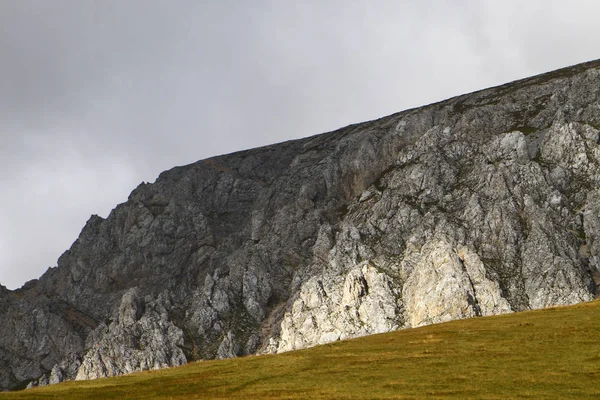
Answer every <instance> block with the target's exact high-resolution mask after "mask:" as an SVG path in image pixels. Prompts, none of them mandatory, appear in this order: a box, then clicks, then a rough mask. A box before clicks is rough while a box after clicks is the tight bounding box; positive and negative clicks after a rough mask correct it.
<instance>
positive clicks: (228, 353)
mask: <svg viewBox="0 0 600 400" xmlns="http://www.w3.org/2000/svg"><path fill="white" fill-rule="evenodd" d="M239 354H240V347H239V346H238V344H237V341H236V339H235V335H234V334H233V332H231V331H229V332H227V335H225V337H224V338H223V341H222V342H221V344H220V345H219V349H218V350H217V356H216V357H215V358H216V359H219V360H221V359H224V358H235V357H237V356H238V355H239Z"/></svg>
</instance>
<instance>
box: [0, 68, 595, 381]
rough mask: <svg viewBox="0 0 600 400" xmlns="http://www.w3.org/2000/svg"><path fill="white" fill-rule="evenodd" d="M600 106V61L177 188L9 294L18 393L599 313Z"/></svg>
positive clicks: (235, 157)
mask: <svg viewBox="0 0 600 400" xmlns="http://www.w3.org/2000/svg"><path fill="white" fill-rule="evenodd" d="M599 92H600V60H598V61H592V62H589V63H585V64H580V65H577V66H573V67H569V68H565V69H562V70H558V71H554V72H551V73H547V74H543V75H539V76H536V77H533V78H528V79H524V80H521V81H516V82H513V83H510V84H507V85H503V86H499V87H495V88H491V89H486V90H483V91H479V92H475V93H472V94H467V95H463V96H459V97H455V98H452V99H449V100H446V101H443V102H440V103H436V104H432V105H429V106H425V107H421V108H417V109H412V110H407V111H404V112H400V113H397V114H393V115H390V116H388V117H384V118H381V119H378V120H375V121H370V122H365V123H360V124H356V125H350V126H348V127H345V128H342V129H339V130H337V131H334V132H330V133H326V134H322V135H317V136H313V137H309V138H305V139H301V140H295V141H289V142H285V143H280V144H276V145H272V146H267V147H262V148H258V149H253V150H248V151H242V152H238V153H233V154H229V155H224V156H219V157H214V158H210V159H207V160H203V161H199V162H197V163H194V164H191V165H188V166H184V167H176V168H173V169H171V170H169V171H166V172H163V173H162V174H161V175H160V176H159V177H158V179H157V180H156V182H155V183H153V184H141V185H139V186H138V187H137V188H136V189H135V190H134V191H133V192H132V193H131V195H130V196H129V199H128V201H127V202H125V203H123V204H120V205H118V206H117V207H116V208H115V209H114V210H113V211H112V212H111V213H110V215H109V216H108V218H106V219H102V218H100V217H98V216H92V217H91V218H90V219H89V220H88V222H87V223H86V225H85V226H84V228H83V229H82V231H81V234H80V236H79V238H78V239H77V240H76V241H75V243H73V245H72V246H71V248H70V249H69V250H67V251H66V252H65V253H64V254H63V255H62V256H61V257H60V258H59V260H58V263H57V264H58V265H57V267H55V268H50V269H49V270H48V271H47V272H46V273H45V274H44V275H42V277H40V279H39V280H35V281H31V282H28V283H27V284H25V285H24V286H23V287H22V288H21V289H18V290H15V291H9V290H7V289H5V288H0V318H1V320H2V324H0V360H1V361H0V387H1V388H4V389H18V388H23V387H25V386H36V385H44V384H48V383H55V382H60V381H63V380H68V379H92V378H97V377H103V376H112V375H119V374H124V373H129V372H132V371H137V370H144V369H155V368H162V367H167V366H175V365H181V364H184V363H186V362H188V361H190V360H197V359H211V358H228V357H235V356H239V355H245V354H255V353H273V352H283V351H287V350H293V349H299V348H304V347H309V346H313V345H316V344H323V343H327V342H332V341H336V340H339V339H345V338H350V337H356V336H363V335H368V334H372V333H379V332H387V331H392V330H396V329H402V328H409V327H417V326H422V325H427V324H432V323H437V322H443V321H448V320H452V319H460V318H468V317H476V316H484V315H493V314H502V313H509V312H514V311H522V310H528V309H537V308H543V307H548V306H552V305H563V304H573V303H578V302H583V301H588V300H591V299H592V298H594V296H595V294H596V291H597V283H598V282H600V279H599V277H600V262H599V255H600V101H599Z"/></svg>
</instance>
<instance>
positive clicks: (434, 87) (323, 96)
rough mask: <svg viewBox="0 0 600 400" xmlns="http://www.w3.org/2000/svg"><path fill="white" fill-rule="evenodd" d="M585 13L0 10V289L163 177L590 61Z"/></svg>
mask: <svg viewBox="0 0 600 400" xmlns="http://www.w3.org/2000/svg"><path fill="white" fill-rule="evenodd" d="M565 4H568V9H567V8H565V7H566V6H565ZM597 8H598V6H596V5H595V2H591V1H590V2H585V1H573V2H569V3H563V2H558V1H554V0H552V1H540V0H538V1H533V0H532V1H528V2H522V1H512V0H507V1H502V2H497V1H488V0H482V1H480V2H472V1H462V0H456V1H450V0H447V1H444V0H432V1H423V2H414V1H383V0H382V1H342V0H332V1H312V0H309V1H302V2H297V1H279V0H277V1H275V0H273V1H267V0H264V1H259V0H257V1H252V2H250V1H196V0H178V1H176V2H173V1H167V0H164V1H159V0H53V1H46V0H3V1H0V58H1V62H0V172H2V174H0V187H1V190H2V193H3V200H1V201H0V223H1V224H2V226H1V227H0V251H1V254H0V282H2V283H4V284H7V285H9V286H10V287H16V286H18V285H20V284H21V283H22V282H23V281H25V280H26V279H30V278H34V277H36V276H38V275H39V274H40V273H41V272H43V270H44V269H45V268H46V267H48V266H51V265H53V264H54V263H55V260H56V257H57V255H58V254H60V252H62V251H64V250H66V248H67V247H68V245H69V243H71V242H72V241H74V240H75V238H76V236H77V234H78V232H79V230H80V229H81V227H82V226H83V224H84V223H85V220H86V219H87V217H88V216H89V215H90V214H92V213H99V214H101V215H103V216H106V215H107V214H108V212H109V210H110V209H111V207H114V206H115V205H116V204H117V203H118V202H122V201H124V200H125V199H126V198H127V195H128V193H129V192H130V191H131V190H132V189H133V188H134V187H135V186H136V185H137V184H138V183H139V182H140V181H142V180H143V181H153V180H154V179H155V178H156V176H157V175H158V173H160V172H161V171H162V170H165V169H168V168H170V167H173V166H175V165H181V164H187V163H190V162H194V161H196V160H198V159H202V158H206V157H209V156H212V155H217V154H222V153H226V152H231V151H235V150H240V149H244V148H250V147H256V146H259V145H264V144H269V143H274V142H280V141H284V140H289V139H292V138H298V137H302V136H307V135H312V134H316V133H320V132H324V131H328V130H333V129H335V128H338V127H341V126H344V125H348V124H350V123H353V122H359V121H363V120H368V119H373V118H377V117H380V116H383V115H386V114H390V113H393V112H397V111H400V110H402V109H406V108H409V107H416V106H419V105H423V104H427V103H431V102H434V101H438V100H442V99H444V98H447V97H450V96H453V95H458V94H461V93H465V92H468V91H472V90H476V89H481V88H484V87H487V86H491V85H495V84H501V83H504V82H506V81H509V80H513V79H517V78H520V77H525V76H528V75H532V74H535V73H538V72H543V71H546V70H550V69H553V68H558V67H561V66H565V65H569V64H573V63H576V62H580V61H585V60H587V59H592V58H595V57H596V54H594V53H595V49H596V48H598V45H597V44H598V40H599V39H598V38H600V35H599V33H600V32H599V31H600V28H599V27H598V26H597V24H595V23H593V22H594V21H593V18H594V16H595V15H598V13H597V12H596V11H599V10H597ZM564 16H567V17H568V18H563V17H564ZM23 199H28V200H23ZM31 199H33V200H31ZM32 248H35V250H34V251H32ZM22 271H27V272H26V273H23V272H22Z"/></svg>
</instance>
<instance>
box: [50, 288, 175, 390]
mask: <svg viewBox="0 0 600 400" xmlns="http://www.w3.org/2000/svg"><path fill="white" fill-rule="evenodd" d="M169 297H170V296H169V293H168V292H163V293H161V294H160V295H159V296H158V298H157V299H156V300H152V299H151V298H147V299H146V300H143V299H141V298H140V292H139V290H138V289H137V288H133V289H131V290H129V291H127V292H126V293H125V294H123V297H122V300H121V304H120V306H119V309H118V313H117V315H116V320H115V321H113V322H111V323H110V324H109V325H106V324H101V325H100V326H99V327H98V328H97V329H96V330H95V331H94V332H93V333H92V334H90V336H89V338H88V341H87V343H86V352H85V355H84V357H83V361H82V362H81V365H80V367H79V368H78V370H77V373H76V375H75V377H74V378H75V379H77V380H82V379H95V378H101V377H107V376H114V375H121V374H126V373H130V372H134V371H143V370H148V369H159V368H164V367H169V366H177V365H183V364H185V363H186V358H185V355H184V353H183V351H182V349H181V348H180V347H181V346H183V332H182V331H181V329H179V328H178V327H176V326H175V325H174V324H173V323H172V322H171V321H169V316H168V313H169V309H170V308H171V302H170V298H169ZM50 383H52V382H50Z"/></svg>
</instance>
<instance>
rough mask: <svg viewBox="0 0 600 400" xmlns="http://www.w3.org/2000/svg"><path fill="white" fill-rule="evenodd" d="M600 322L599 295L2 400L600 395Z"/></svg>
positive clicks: (40, 390)
mask: <svg viewBox="0 0 600 400" xmlns="http://www.w3.org/2000/svg"><path fill="white" fill-rule="evenodd" d="M599 328H600V302H599V301H594V302H591V303H584V304H579V305H576V306H571V307H557V308H550V309H546V310H540V311H529V312H523V313H517V314H510V315H502V316H495V317H486V318H477V319H470V320H462V321H454V322H449V323H445V324H439V325H432V326H427V327H423V328H418V329H408V330H403V331H398V332H392V333H387V334H381V335H374V336H369V337H364V338H360V339H355V340H349V341H343V342H336V343H332V344H328V345H324V346H319V347H315V348H312V349H307V350H301V351H295V352H289V353H284V354H279V355H272V356H260V357H245V358H238V359H233V360H224V361H204V362H198V363H193V364H189V365H187V366H184V367H180V368H171V369H165V370H160V371H152V372H142V373H136V374H132V375H128V376H121V377H116V378H107V379H98V380H95V381H83V382H66V383H62V384H59V385H54V386H48V387H44V388H37V389H32V390H26V391H22V392H13V393H0V400H12V399H113V398H114V399H165V400H166V399H423V398H430V399H586V398H590V399H591V398H600V383H599V382H600V334H599V331H600V329H599Z"/></svg>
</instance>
